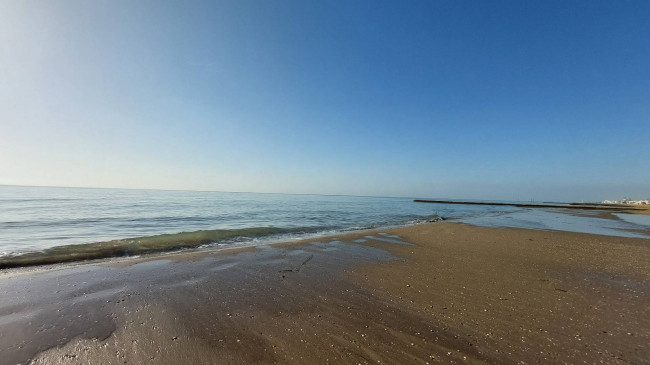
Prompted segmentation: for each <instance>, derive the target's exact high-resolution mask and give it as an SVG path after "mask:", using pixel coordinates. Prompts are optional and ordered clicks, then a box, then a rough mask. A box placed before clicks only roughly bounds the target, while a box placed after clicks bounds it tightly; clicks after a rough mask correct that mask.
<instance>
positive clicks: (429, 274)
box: [0, 223, 650, 364]
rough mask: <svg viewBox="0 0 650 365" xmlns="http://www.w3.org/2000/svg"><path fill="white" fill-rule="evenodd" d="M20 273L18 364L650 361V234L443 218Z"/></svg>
mask: <svg viewBox="0 0 650 365" xmlns="http://www.w3.org/2000/svg"><path fill="white" fill-rule="evenodd" d="M393 235H396V236H398V237H395V236H393ZM366 236H367V237H366ZM360 240H363V242H361V241H360ZM317 241H318V242H317ZM355 241H358V242H355ZM15 272H16V271H8V272H5V273H4V275H0V293H2V297H1V299H0V359H2V360H0V362H1V363H2V364H13V363H25V362H28V361H30V360H31V361H33V362H34V363H39V364H41V363H42V364H58V363H61V364H101V363H103V364H108V363H128V364H137V363H157V364H179V363H295V364H305V363H328V362H329V363H355V364H356V363H400V364H409V363H413V364H424V363H451V362H456V363H506V364H507V363H512V364H514V363H540V362H541V363H590V364H591V363H597V362H602V363H637V364H640V363H648V362H649V361H650V347H649V345H648V344H650V309H649V306H648V303H650V240H647V239H633V238H618V237H608V236H597V235H589V234H578V233H566V232H549V231H535V230H525V229H505V228H484V227H473V226H468V225H464V224H460V223H435V224H428V225H419V226H412V227H402V228H396V229H390V230H382V231H374V232H362V233H354V234H348V235H340V236H337V237H329V238H321V239H319V240H310V241H304V242H299V243H291V244H280V245H275V246H274V247H268V246H265V247H259V248H256V249H248V250H244V251H242V252H237V251H235V252H213V253H190V254H176V255H166V256H163V257H158V258H155V259H152V258H147V259H146V260H142V259H140V260H138V259H133V260H127V261H121V262H119V263H114V264H113V263H109V264H101V265H98V264H92V265H73V266H67V267H59V268H48V269H46V270H38V271H36V272H33V273H32V272H31V271H30V272H27V273H25V271H21V273H22V274H21V275H16V274H14V273H15Z"/></svg>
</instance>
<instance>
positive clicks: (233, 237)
mask: <svg viewBox="0 0 650 365" xmlns="http://www.w3.org/2000/svg"><path fill="white" fill-rule="evenodd" d="M319 230H320V228H318V227H303V228H276V227H254V228H242V229H215V230H203V231H195V232H181V233H173V234H161V235H155V236H146V237H135V238H127V239H118V240H112V241H104V242H94V243H85V244H77V245H66V246H57V247H52V248H48V249H45V250H43V251H37V252H27V253H22V254H11V253H10V254H5V255H0V269H7V268H12V267H21V266H36V265H48V264H58V263H67V262H75V261H84V260H95V259H104V258H113V257H123V256H136V255H141V254H150V253H160V252H166V251H175V250H181V249H190V248H198V247H201V246H205V245H209V244H214V243H236V242H243V241H247V240H253V239H260V238H264V237H267V238H270V237H273V236H281V235H282V236H286V235H300V234H309V233H315V232H318V231H319Z"/></svg>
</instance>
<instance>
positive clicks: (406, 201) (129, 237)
mask: <svg viewBox="0 0 650 365" xmlns="http://www.w3.org/2000/svg"><path fill="white" fill-rule="evenodd" d="M415 198H423V197H409V198H394V197H372V196H333V195H295V194H260V193H233V192H206V191H166V190H134V189H95V188H61V187H27V186H0V268H9V267H17V266H28V265H39V264H55V263H62V262H73V261H81V260H89V259H110V258H116V257H124V256H138V255H146V254H151V253H161V252H173V251H178V250H186V249H219V248H228V247H237V246H254V245H264V244H269V243H273V242H281V241H291V240H298V239H304V238H316V237H320V236H326V235H332V234H337V233H342V232H350V231H355V230H365V229H373V228H389V227H397V226H403V225H412V224H423V223H428V222H431V221H436V220H438V219H444V220H450V221H459V222H463V223H467V224H473V225H480V226H490V227H520V228H532V229H543V230H562V231H572V232H584V233H594V234H604V235H612V236H624V237H641V238H650V216H640V215H632V214H619V213H616V214H610V215H609V217H607V218H603V216H602V214H597V213H598V212H596V213H589V211H581V212H580V213H579V214H575V213H574V212H570V211H567V210H565V209H546V208H544V209H529V208H519V207H510V206H490V205H455V204H428V203H417V202H414V201H413V200H414V199H415ZM424 198H426V197H424ZM438 199H439V198H438Z"/></svg>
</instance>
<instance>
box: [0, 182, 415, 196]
mask: <svg viewBox="0 0 650 365" xmlns="http://www.w3.org/2000/svg"><path fill="white" fill-rule="evenodd" d="M0 186H10V187H19V188H55V189H105V190H110V189H114V190H146V191H186V192H204V193H232V194H273V195H317V196H349V197H357V198H390V199H419V197H413V196H383V195H353V194H318V193H279V192H257V191H226V190H201V189H163V188H116V187H105V186H61V185H17V184H0Z"/></svg>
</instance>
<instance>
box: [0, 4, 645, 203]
mask: <svg viewBox="0 0 650 365" xmlns="http://www.w3.org/2000/svg"><path fill="white" fill-rule="evenodd" d="M0 184H18V185H21V184H25V185H55V186H92V187H130V188H159V189H160V188H162V189H198V190H223V191H255V192H287V193H321V194H353V195H389V196H411V197H415V196H417V197H441V198H444V197H448V198H483V199H509V200H511V199H516V200H530V199H536V200H571V201H579V200H602V199H610V198H621V197H622V196H623V195H626V196H629V197H631V198H647V197H650V2H649V1H645V0H644V1H593V0H589V1H548V0H544V1H532V0H531V1H519V0H518V1H479V0H476V1H456V0H453V1H452V0H449V1H434V0H431V1H393V2H385V1H374V0H373V1H349V0H339V1H298V0H296V1H284V0H278V1H267V0H258V1H252V0H251V1H242V0H234V1H205V2H200V1H161V0H155V1H146V0H141V1H131V0H129V1H120V0H106V1H102V0H93V1H82V0H76V1H67V0H52V1H35V0H22V1H18V0H3V1H0Z"/></svg>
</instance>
